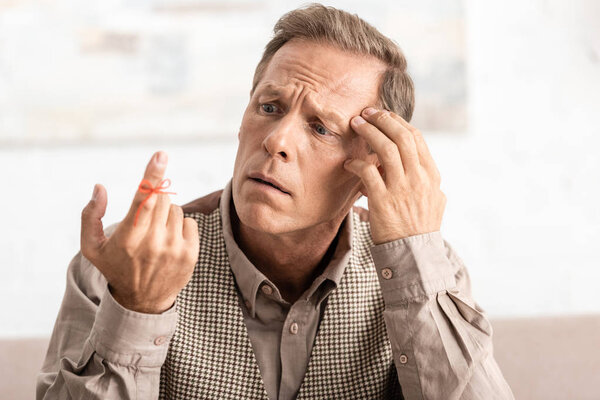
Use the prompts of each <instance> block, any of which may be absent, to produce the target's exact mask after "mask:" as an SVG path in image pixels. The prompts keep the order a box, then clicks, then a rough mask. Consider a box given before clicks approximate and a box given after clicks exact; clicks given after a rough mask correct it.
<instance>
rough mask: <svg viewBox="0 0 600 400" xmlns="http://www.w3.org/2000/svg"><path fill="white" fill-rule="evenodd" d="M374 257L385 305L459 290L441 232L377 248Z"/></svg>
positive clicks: (412, 237) (372, 249) (393, 304)
mask: <svg viewBox="0 0 600 400" xmlns="http://www.w3.org/2000/svg"><path fill="white" fill-rule="evenodd" d="M371 256H372V257H373V261H374V263H375V268H376V269H377V276H378V278H379V283H380V285H381V289H382V292H383V297H384V300H385V303H386V305H390V306H395V305H399V304H402V303H405V302H407V301H410V300H412V299H415V298H419V297H426V296H429V295H432V294H434V293H438V292H440V291H442V290H445V289H449V288H453V287H455V286H456V279H455V277H454V275H455V273H456V268H455V267H454V266H453V265H452V263H451V262H450V260H448V257H447V256H446V248H445V246H444V240H443V239H442V235H441V233H440V231H436V232H431V233H423V234H420V235H415V236H409V237H406V238H403V239H398V240H394V241H392V242H387V243H382V244H378V245H375V246H373V247H372V248H371Z"/></svg>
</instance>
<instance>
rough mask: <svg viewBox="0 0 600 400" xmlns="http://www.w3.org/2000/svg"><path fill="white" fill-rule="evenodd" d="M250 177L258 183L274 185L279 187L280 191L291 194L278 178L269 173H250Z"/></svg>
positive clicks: (276, 187)
mask: <svg viewBox="0 0 600 400" xmlns="http://www.w3.org/2000/svg"><path fill="white" fill-rule="evenodd" d="M249 178H250V179H252V180H253V181H256V182H258V183H262V184H265V185H269V186H271V187H274V188H275V189H277V190H279V191H280V192H283V193H285V194H288V195H289V194H290V193H289V192H288V191H287V190H286V188H285V187H284V186H283V185H282V184H281V183H279V182H278V181H277V180H276V179H274V178H271V177H269V176H267V175H263V174H260V173H255V174H250V176H249Z"/></svg>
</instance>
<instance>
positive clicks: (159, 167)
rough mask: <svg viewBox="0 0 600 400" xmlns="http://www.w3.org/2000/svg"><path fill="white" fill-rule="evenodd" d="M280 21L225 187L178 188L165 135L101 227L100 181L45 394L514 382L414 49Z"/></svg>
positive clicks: (456, 390) (341, 16) (239, 393)
mask: <svg viewBox="0 0 600 400" xmlns="http://www.w3.org/2000/svg"><path fill="white" fill-rule="evenodd" d="M274 31H275V37H274V38H273V39H272V40H271V42H270V43H269V44H268V45H267V47H266V49H265V53H264V54H263V58H262V60H261V62H260V63H259V65H258V67H257V69H256V74H255V78H254V82H253V87H252V91H251V96H250V102H249V104H248V107H247V109H246V111H245V113H244V116H243V119H242V124H241V127H240V131H239V133H238V138H239V148H238V153H237V157H236V161H235V167H234V173H233V179H232V180H231V181H230V182H229V183H228V184H227V185H226V186H225V189H224V190H223V191H219V192H215V193H213V194H211V195H208V196H205V197H203V198H200V199H197V200H195V201H193V202H191V203H189V204H187V205H185V206H184V207H183V208H181V207H178V206H176V205H173V204H170V200H169V197H168V194H164V192H162V191H161V190H160V189H161V188H162V189H164V186H163V185H161V183H164V182H162V180H163V178H164V172H165V168H166V165H167V157H166V154H165V153H164V152H157V153H156V154H155V155H154V156H153V157H152V159H151V160H150V162H149V164H148V166H147V167H146V171H145V175H144V179H145V180H146V181H143V183H142V184H141V185H140V190H138V192H137V193H136V195H135V198H134V200H133V203H132V205H131V209H130V210H129V213H128V214H127V216H125V218H124V219H123V221H121V222H120V223H119V224H118V225H113V226H111V227H109V228H107V229H106V230H104V229H103V225H102V221H101V219H102V217H103V215H104V211H105V209H106V204H107V194H106V190H105V189H104V188H103V187H102V186H101V185H97V186H95V188H94V194H93V198H92V200H91V201H90V203H89V204H88V205H87V206H86V207H85V209H84V210H83V213H82V230H81V252H80V253H79V254H77V255H76V256H75V258H74V259H73V261H72V262H71V265H70V266H69V272H68V280H67V289H66V293H65V298H64V301H63V304H62V306H61V310H60V313H59V316H58V318H57V322H56V326H55V329H54V332H53V335H52V340H51V343H50V347H49V350H48V355H47V357H46V361H45V363H44V366H43V368H42V372H41V373H40V376H39V379H38V386H37V396H38V398H139V399H149V398H157V397H161V398H177V399H187V398H210V399H245V398H252V399H254V398H260V399H294V398H298V399H334V398H335V399H342V398H348V399H356V398H361V399H363V398H365V399H380V398H390V399H391V398H406V399H510V398H512V397H513V396H512V393H511V391H510V388H509V387H508V385H507V384H506V382H505V380H504V378H503V376H502V373H501V372H500V370H499V368H498V366H497V364H496V362H495V360H494V358H493V353H492V342H491V336H492V329H491V326H490V324H489V322H488V321H487V319H486V317H485V315H484V313H483V311H482V310H481V309H480V308H479V307H478V306H477V305H476V304H475V303H474V302H473V300H472V299H471V294H470V282H469V277H468V274H467V270H466V268H465V266H464V265H463V263H462V261H461V260H460V258H459V257H458V256H457V255H456V253H455V252H454V251H453V249H452V248H451V247H450V245H449V244H448V243H447V242H446V241H444V240H443V239H442V238H441V235H440V232H439V229H440V226H441V220H442V214H443V210H444V206H445V202H446V199H445V196H444V194H443V193H442V192H441V191H440V175H439V172H438V170H437V168H436V166H435V163H434V161H433V159H432V157H431V154H430V153H429V151H428V149H427V145H426V144H425V141H424V139H423V136H422V135H421V133H420V132H419V131H418V130H417V129H415V128H414V127H412V126H411V125H410V124H409V123H408V122H407V121H409V120H410V117H411V114H412V109H413V102H414V100H413V98H414V97H413V88H412V83H411V80H410V78H409V76H408V74H407V72H406V62H405V60H404V57H403V56H402V53H401V52H400V50H399V49H398V48H397V46H396V45H395V44H394V43H393V42H392V41H390V40H389V39H387V38H385V37H384V36H383V35H381V34H380V33H379V32H378V31H377V30H375V28H373V27H371V26H369V25H368V24H366V23H365V22H364V21H362V20H360V19H359V18H358V17H356V16H353V15H350V14H347V13H345V12H343V11H340V10H336V9H333V8H326V7H323V6H321V5H312V6H309V7H306V8H303V9H299V10H295V11H292V12H291V13H288V14H286V15H285V16H283V17H282V18H281V19H280V20H279V21H278V23H277V24H276V26H275V30H274ZM157 187H158V189H157ZM361 194H364V195H365V196H367V197H368V203H369V210H368V211H367V210H363V209H359V208H353V204H354V203H355V201H356V200H357V199H358V198H359V197H360V196H361ZM105 235H106V236H105ZM107 236H108V237H107Z"/></svg>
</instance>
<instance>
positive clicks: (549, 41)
mask: <svg viewBox="0 0 600 400" xmlns="http://www.w3.org/2000/svg"><path fill="white" fill-rule="evenodd" d="M275 3H276V4H275ZM415 3H416V2H408V1H392V0H388V1H383V0H378V1H369V2H364V1H333V2H327V3H326V4H328V5H333V6H336V7H339V8H343V9H345V10H347V11H350V12H353V13H358V14H359V15H360V16H361V17H363V18H364V19H366V20H367V21H368V22H371V23H372V24H374V25H375V26H376V27H377V28H379V29H380V30H381V31H382V32H383V33H384V34H386V35H389V36H390V37H392V38H393V39H394V40H395V41H396V42H397V43H398V44H399V45H400V46H401V47H402V49H403V50H404V51H405V53H406V56H407V58H408V62H409V69H410V70H411V73H412V74H413V76H414V77H415V84H416V90H417V104H416V112H415V119H414V120H413V122H414V124H415V125H417V126H418V127H419V128H421V130H422V131H423V132H424V135H425V138H426V140H427V142H428V144H429V147H430V149H431V151H432V153H433V156H434V158H435V159H436V161H437V164H438V167H439V169H440V171H441V174H442V190H443V191H444V193H445V194H446V195H447V197H448V203H447V206H446V212H445V217H444V222H443V224H442V234H443V236H444V237H445V238H446V240H448V241H449V242H450V243H451V244H452V245H453V247H454V248H455V249H456V250H457V252H458V254H459V255H460V256H461V257H462V258H463V260H464V261H465V263H466V265H467V267H468V268H469V271H470V273H471V278H472V284H473V294H474V297H475V299H476V300H477V302H478V303H479V304H480V305H481V306H482V307H483V308H484V309H485V310H486V311H487V312H488V314H490V315H491V316H493V317H498V316H539V315H557V314H581V313H598V312H600V291H598V290H597V289H596V287H597V282H598V281H599V280H600V268H599V267H600V256H599V255H598V253H597V250H596V242H597V240H598V239H599V238H600V236H599V234H600V212H599V207H598V204H599V200H600V199H599V197H600V189H599V182H600V168H599V167H600V160H599V158H598V156H597V154H598V150H597V148H598V147H600V122H598V110H599V108H600V24H598V20H599V17H600V3H598V2H596V1H593V0H578V1H570V2H564V1H560V0H545V1H544V0H532V1H522V0H520V1H517V0H507V1H504V2H478V1H476V0H465V1H458V0H456V1H444V2H442V1H421V2H418V3H419V4H418V5H416V4H415ZM301 4H303V2H297V1H280V2H267V1H219V2H217V1H212V2H211V1H202V0H197V1H194V0H175V1H158V0H144V1H140V0H110V1H102V2H84V1H72V0H46V1H27V0H0V171H2V173H3V176H2V180H1V183H0V269H1V276H0V305H1V307H0V309H1V310H2V311H0V312H1V315H2V318H1V321H2V322H1V323H0V337H27V336H47V335H49V334H50V331H51V329H52V326H53V323H54V319H55V317H56V313H57V311H58V307H59V305H60V301H61V298H62V295H63V291H64V286H65V272H66V268H67V265H68V263H69V261H70V260H71V258H72V257H73V255H74V254H75V253H76V252H77V251H78V248H79V229H80V220H79V218H80V212H81V209H82V208H83V207H84V206H85V204H86V203H87V201H88V199H89V197H90V196H91V194H92V188H93V185H94V184H95V183H102V184H104V185H105V187H106V188H107V190H108V198H109V202H108V210H107V213H106V216H105V218H104V221H105V224H106V225H108V224H111V223H114V222H118V221H119V220H120V219H121V218H122V217H123V216H124V214H125V213H126V211H127V209H128V208H129V204H130V201H131V199H132V197H133V194H134V192H135V189H136V186H137V184H138V183H139V180H140V179H141V176H142V173H143V170H144V167H145V164H146V162H147V161H148V159H149V157H150V156H151V154H152V153H153V152H154V151H155V150H158V149H163V150H165V151H167V152H168V154H169V157H170V162H169V167H168V170H167V176H168V177H169V178H170V179H171V180H172V181H173V185H172V186H171V189H172V190H173V191H175V192H177V195H176V196H172V201H173V202H175V203H177V204H184V203H186V202H188V201H190V200H192V199H194V198H196V197H199V196H201V195H204V194H206V193H208V192H210V191H213V190H217V189H219V188H222V187H223V186H224V185H225V183H226V182H227V180H228V179H229V178H230V177H231V174H232V171H233V160H234V157H235V153H236V149H237V138H236V134H237V128H238V127H239V123H240V120H241V116H242V113H243V111H244V108H245V105H246V102H247V100H248V92H249V90H250V83H251V79H252V74H253V71H254V67H255V65H256V63H257V62H258V60H259V58H260V55H261V52H262V48H263V46H264V45H265V44H266V42H267V41H268V39H269V38H270V34H271V29H272V26H273V24H274V23H275V21H276V20H277V18H278V17H279V16H281V15H282V14H283V13H284V12H285V11H288V10H290V9H292V8H295V7H297V6H299V5H301ZM363 200H364V199H363ZM360 203H361V205H363V206H366V202H364V201H361V202H360Z"/></svg>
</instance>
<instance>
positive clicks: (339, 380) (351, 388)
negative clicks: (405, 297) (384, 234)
mask: <svg viewBox="0 0 600 400" xmlns="http://www.w3.org/2000/svg"><path fill="white" fill-rule="evenodd" d="M351 212H352V218H351V219H350V221H352V231H353V235H352V236H353V240H352V255H351V257H350V261H349V263H348V266H347V267H346V270H345V272H344V275H343V276H342V279H341V281H340V284H339V286H338V288H337V289H336V290H334V291H333V292H332V293H331V294H330V295H329V298H328V303H327V306H326V309H325V312H324V315H323V319H322V321H321V324H320V326H319V331H318V333H317V336H316V338H315V344H314V346H313V350H312V354H311V356H310V361H309V364H308V368H307V371H306V375H305V376H304V380H303V382H302V386H301V387H300V390H299V392H298V396H297V399H298V400H300V399H323V398H328V399H333V398H335V399H341V398H368V399H398V398H402V397H401V394H400V388H399V384H398V378H397V374H396V369H395V366H394V364H393V359H392V350H391V345H390V343H389V339H388V336H387V332H386V328H385V322H384V319H383V309H384V302H383V297H382V295H381V288H380V285H379V281H378V279H377V275H376V270H375V267H374V265H373V261H372V259H371V256H370V251H369V249H370V247H371V246H372V244H373V243H372V239H371V234H370V231H369V226H368V223H366V222H361V221H360V218H359V216H358V215H357V214H356V213H354V212H353V211H351Z"/></svg>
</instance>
